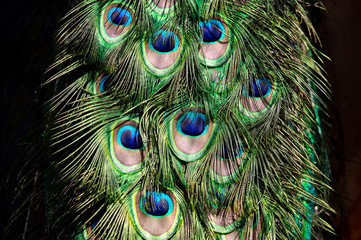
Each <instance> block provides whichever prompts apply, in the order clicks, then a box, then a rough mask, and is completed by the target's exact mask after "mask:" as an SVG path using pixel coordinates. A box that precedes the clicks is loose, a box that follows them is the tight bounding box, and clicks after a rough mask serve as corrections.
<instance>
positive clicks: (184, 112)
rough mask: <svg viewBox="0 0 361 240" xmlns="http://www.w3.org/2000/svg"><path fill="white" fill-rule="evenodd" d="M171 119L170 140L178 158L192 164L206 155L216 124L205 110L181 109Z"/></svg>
mask: <svg viewBox="0 0 361 240" xmlns="http://www.w3.org/2000/svg"><path fill="white" fill-rule="evenodd" d="M171 118H172V122H171V123H170V124H169V130H168V139H169V143H170V145H171V149H172V150H173V152H174V153H175V154H176V155H177V157H178V158H180V159H181V160H183V161H188V162H190V161H195V160H197V159H198V158H200V157H201V156H202V155H203V154H205V152H206V151H207V149H208V147H209V142H210V140H211V139H212V138H213V129H214V123H213V122H212V121H211V120H210V119H209V118H207V117H206V115H205V113H204V109H202V108H189V109H181V110H180V111H178V112H177V113H175V114H174V115H173V116H171Z"/></svg>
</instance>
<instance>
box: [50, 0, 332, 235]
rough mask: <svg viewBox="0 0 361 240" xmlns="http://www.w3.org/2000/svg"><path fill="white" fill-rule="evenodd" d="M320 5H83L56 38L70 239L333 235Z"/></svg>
mask: <svg viewBox="0 0 361 240" xmlns="http://www.w3.org/2000/svg"><path fill="white" fill-rule="evenodd" d="M317 6H321V4H320V3H319V2H318V1H316V0H314V1H312V0H309V1H301V0H288V1H286V0H248V1H247V0H198V1H196V0H118V1H107V0H83V1H79V2H78V5H77V6H75V7H74V8H73V9H72V10H70V12H69V13H68V15H67V16H66V17H65V18H64V22H63V25H62V27H61V28H60V30H59V33H58V37H57V39H58V55H57V58H56V61H55V63H54V65H53V67H52V68H53V69H56V70H57V73H56V74H55V75H54V76H53V77H52V78H50V79H49V80H48V82H47V84H52V83H54V82H55V81H56V83H57V84H58V85H59V86H61V85H63V86H64V88H63V89H62V90H60V91H59V92H58V93H57V94H56V95H55V96H54V97H53V98H52V99H51V101H50V104H49V108H48V109H49V113H51V115H50V117H48V120H47V121H48V122H47V125H48V126H49V128H48V133H49V134H48V136H50V139H49V141H48V146H47V148H48V149H49V154H48V156H47V158H46V163H47V166H48V167H47V170H46V172H45V173H44V179H46V180H45V182H46V184H45V189H44V191H43V195H44V201H45V206H46V217H47V223H48V224H47V228H48V229H47V230H48V232H49V235H51V236H53V237H54V238H58V239H74V238H76V239H140V238H144V239H314V238H320V236H319V234H318V232H317V231H319V229H320V228H323V229H326V230H329V231H332V230H331V227H330V226H329V225H328V224H327V223H326V222H325V221H324V220H323V219H322V218H321V217H320V215H319V211H316V210H315V209H321V208H322V209H324V210H326V211H332V209H330V207H329V205H328V204H327V198H328V192H329V189H330V188H329V186H328V185H329V180H328V175H329V172H328V160H327V154H326V151H325V147H324V141H323V139H322V132H321V130H320V129H321V128H320V121H319V117H318V111H319V109H320V108H321V109H322V106H323V102H322V98H321V97H319V95H318V93H320V94H321V95H326V96H327V95H328V94H329V89H328V84H327V82H326V79H325V78H324V76H323V75H322V69H321V67H320V66H319V64H318V62H317V61H316V60H314V59H313V58H312V57H311V54H310V53H313V55H314V56H317V55H318V54H320V53H318V51H317V50H316V49H315V47H314V46H313V45H312V43H311V41H310V37H312V38H314V39H317V35H316V33H315V30H314V28H313V27H312V24H311V22H310V20H309V18H308V12H307V10H306V8H308V7H317Z"/></svg>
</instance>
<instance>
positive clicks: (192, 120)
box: [177, 112, 208, 137]
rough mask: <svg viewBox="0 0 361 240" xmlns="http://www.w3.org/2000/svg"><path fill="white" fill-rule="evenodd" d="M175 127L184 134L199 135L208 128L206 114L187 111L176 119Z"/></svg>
mask: <svg viewBox="0 0 361 240" xmlns="http://www.w3.org/2000/svg"><path fill="white" fill-rule="evenodd" d="M177 129H178V131H179V132H181V133H183V134H185V135H188V136H191V137H199V136H201V135H203V134H204V133H205V132H207V130H208V124H207V122H206V116H205V115H204V114H202V113H198V112H195V113H194V112H187V113H185V114H183V115H182V116H181V117H180V118H179V119H178V121H177Z"/></svg>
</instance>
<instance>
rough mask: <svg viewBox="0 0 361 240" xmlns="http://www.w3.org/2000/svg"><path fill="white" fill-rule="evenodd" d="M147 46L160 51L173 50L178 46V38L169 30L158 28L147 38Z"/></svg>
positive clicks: (167, 51)
mask: <svg viewBox="0 0 361 240" xmlns="http://www.w3.org/2000/svg"><path fill="white" fill-rule="evenodd" d="M149 46H150V47H151V48H152V50H154V51H157V52H160V53H169V52H174V51H176V50H177V49H178V48H179V39H178V36H177V35H176V34H174V33H173V32H171V31H165V30H160V31H158V32H157V33H156V34H155V35H154V36H153V37H152V38H151V39H149Z"/></svg>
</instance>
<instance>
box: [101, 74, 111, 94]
mask: <svg viewBox="0 0 361 240" xmlns="http://www.w3.org/2000/svg"><path fill="white" fill-rule="evenodd" d="M109 82H110V77H109V76H104V77H102V78H101V80H100V83H99V91H100V92H101V93H102V92H104V91H106V90H108V89H109V86H110V84H109Z"/></svg>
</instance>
